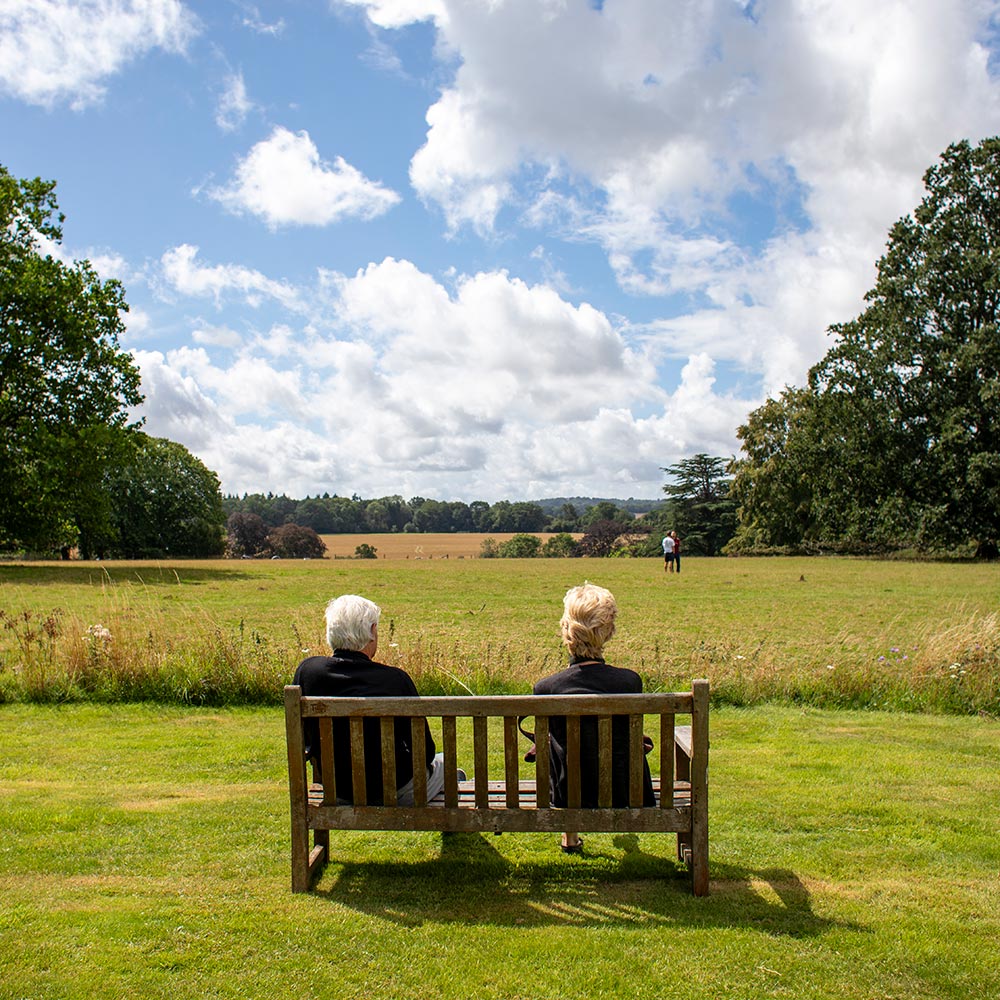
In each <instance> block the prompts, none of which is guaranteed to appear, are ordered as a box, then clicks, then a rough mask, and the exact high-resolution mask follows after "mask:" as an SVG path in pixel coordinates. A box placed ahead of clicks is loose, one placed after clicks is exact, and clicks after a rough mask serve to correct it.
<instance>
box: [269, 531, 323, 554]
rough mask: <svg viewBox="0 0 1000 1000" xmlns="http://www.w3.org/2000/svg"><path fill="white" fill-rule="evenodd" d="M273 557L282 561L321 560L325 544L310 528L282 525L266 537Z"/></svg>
mask: <svg viewBox="0 0 1000 1000" xmlns="http://www.w3.org/2000/svg"><path fill="white" fill-rule="evenodd" d="M267 544H268V547H269V548H270V550H271V552H272V554H273V555H276V556H281V558H282V559H322V558H323V556H324V555H325V554H326V544H325V543H324V541H323V539H322V538H320V537H319V535H317V534H316V532H315V531H313V529H312V528H306V527H303V526H302V525H301V524H282V525H281V526H280V527H277V528H275V529H274V531H272V532H271V533H270V534H269V535H268V536H267Z"/></svg>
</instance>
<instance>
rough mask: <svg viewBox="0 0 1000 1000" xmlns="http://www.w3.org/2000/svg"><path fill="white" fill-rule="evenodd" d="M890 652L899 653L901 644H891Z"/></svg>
mask: <svg viewBox="0 0 1000 1000" xmlns="http://www.w3.org/2000/svg"><path fill="white" fill-rule="evenodd" d="M889 652H890V653H898V652H899V646H890V647H889Z"/></svg>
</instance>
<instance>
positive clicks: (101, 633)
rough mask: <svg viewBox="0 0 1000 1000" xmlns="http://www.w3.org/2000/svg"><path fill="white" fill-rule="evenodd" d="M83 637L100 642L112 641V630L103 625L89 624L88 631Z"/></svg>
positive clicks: (89, 640)
mask: <svg viewBox="0 0 1000 1000" xmlns="http://www.w3.org/2000/svg"><path fill="white" fill-rule="evenodd" d="M83 638H84V639H86V640H87V641H88V642H93V641H94V640H97V641H99V642H111V631H110V630H109V629H106V628H105V627H104V626H103V625H89V626H87V631H86V634H85V635H84V637H83Z"/></svg>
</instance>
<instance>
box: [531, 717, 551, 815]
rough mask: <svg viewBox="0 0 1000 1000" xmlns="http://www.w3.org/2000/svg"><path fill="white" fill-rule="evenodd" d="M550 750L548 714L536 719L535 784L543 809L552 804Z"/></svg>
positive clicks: (539, 802)
mask: <svg viewBox="0 0 1000 1000" xmlns="http://www.w3.org/2000/svg"><path fill="white" fill-rule="evenodd" d="M549 751H550V746H549V720H548V717H547V716H544V715H542V716H538V717H537V718H536V719H535V785H536V787H537V789H538V804H539V805H540V806H541V807H542V808H543V809H547V808H548V807H549V806H550V805H551V804H552V788H551V785H550V781H549Z"/></svg>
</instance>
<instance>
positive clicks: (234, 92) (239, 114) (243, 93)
mask: <svg viewBox="0 0 1000 1000" xmlns="http://www.w3.org/2000/svg"><path fill="white" fill-rule="evenodd" d="M253 108H254V103H253V101H251V100H250V98H249V97H248V96H247V88H246V83H245V82H244V80H243V74H242V73H233V74H232V75H230V76H229V77H227V78H226V84H225V90H224V91H223V92H222V95H221V96H220V97H219V103H218V105H217V106H216V110H215V123H216V125H218V126H219V128H221V129H222V130H223V131H224V132H233V131H235V130H236V129H238V128H239V127H240V126H241V125H242V124H243V122H245V121H246V117H247V115H248V114H250V112H251V111H252V110H253Z"/></svg>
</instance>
